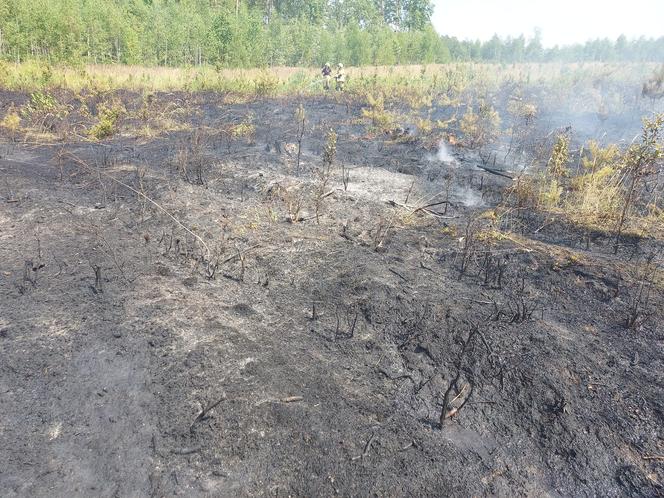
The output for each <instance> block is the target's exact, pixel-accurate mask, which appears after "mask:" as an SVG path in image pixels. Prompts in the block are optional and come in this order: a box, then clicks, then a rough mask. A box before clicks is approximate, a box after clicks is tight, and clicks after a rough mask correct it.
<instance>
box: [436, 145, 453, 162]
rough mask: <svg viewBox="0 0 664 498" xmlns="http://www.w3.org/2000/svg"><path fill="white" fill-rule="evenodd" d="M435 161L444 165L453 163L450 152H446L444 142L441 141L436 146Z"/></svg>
mask: <svg viewBox="0 0 664 498" xmlns="http://www.w3.org/2000/svg"><path fill="white" fill-rule="evenodd" d="M436 159H438V160H439V161H441V162H444V163H452V162H454V157H452V154H450V151H449V150H447V145H446V144H445V140H441V141H440V143H439V144H438V152H436Z"/></svg>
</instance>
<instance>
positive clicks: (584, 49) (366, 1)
mask: <svg viewBox="0 0 664 498" xmlns="http://www.w3.org/2000/svg"><path fill="white" fill-rule="evenodd" d="M432 12H433V4H432V3H431V1H430V0H112V1H99V0H2V1H0V58H2V59H6V60H13V61H19V62H20V61H24V60H27V59H33V58H43V59H46V60H48V61H50V62H63V63H70V64H78V63H123V64H143V65H165V66H183V65H199V64H212V65H216V66H219V67H262V66H280V65H286V66H312V65H318V64H322V63H323V62H325V61H333V62H336V61H343V62H345V63H346V64H349V65H373V64H377V65H391V64H413V63H446V62H451V61H478V62H501V63H513V62H548V61H664V37H661V38H659V39H645V38H641V39H636V40H628V39H627V38H625V37H620V38H618V39H617V40H615V41H613V40H607V39H604V40H595V41H589V42H587V43H585V44H579V45H573V46H565V47H553V48H544V47H543V46H542V44H541V39H540V35H539V33H537V32H536V33H535V34H534V36H532V37H529V38H526V37H525V36H520V37H516V38H499V37H498V36H494V37H493V38H492V39H491V40H488V41H485V42H480V41H460V40H458V39H456V38H453V37H448V36H440V35H438V34H437V33H436V31H435V30H434V29H433V27H432V25H431V22H430V18H431V14H432Z"/></svg>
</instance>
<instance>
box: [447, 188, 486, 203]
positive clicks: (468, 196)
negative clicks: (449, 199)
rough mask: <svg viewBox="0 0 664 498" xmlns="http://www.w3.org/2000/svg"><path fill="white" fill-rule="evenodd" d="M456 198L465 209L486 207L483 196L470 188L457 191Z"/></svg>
mask: <svg viewBox="0 0 664 498" xmlns="http://www.w3.org/2000/svg"><path fill="white" fill-rule="evenodd" d="M454 197H456V198H457V199H458V200H459V202H460V203H461V204H463V205H464V206H465V207H479V206H482V205H484V200H483V199H482V195H481V194H480V193H479V192H477V191H476V190H473V189H471V188H468V187H465V188H459V189H457V190H456V191H455V192H454Z"/></svg>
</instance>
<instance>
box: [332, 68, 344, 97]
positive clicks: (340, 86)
mask: <svg viewBox="0 0 664 498" xmlns="http://www.w3.org/2000/svg"><path fill="white" fill-rule="evenodd" d="M334 79H335V81H336V82H337V86H336V88H337V90H339V91H341V92H343V91H344V86H345V84H346V72H345V71H344V65H343V64H342V63H341V62H340V63H339V64H337V74H336V75H335V77H334Z"/></svg>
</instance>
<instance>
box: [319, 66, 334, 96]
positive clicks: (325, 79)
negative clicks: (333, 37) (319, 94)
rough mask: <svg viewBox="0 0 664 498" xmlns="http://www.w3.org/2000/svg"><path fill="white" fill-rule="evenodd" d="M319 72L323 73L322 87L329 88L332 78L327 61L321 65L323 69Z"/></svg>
mask: <svg viewBox="0 0 664 498" xmlns="http://www.w3.org/2000/svg"><path fill="white" fill-rule="evenodd" d="M321 72H322V73H323V88H324V89H325V90H329V89H330V80H331V79H332V68H331V67H330V63H329V62H326V63H325V65H324V66H323V70H322V71H321Z"/></svg>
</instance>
